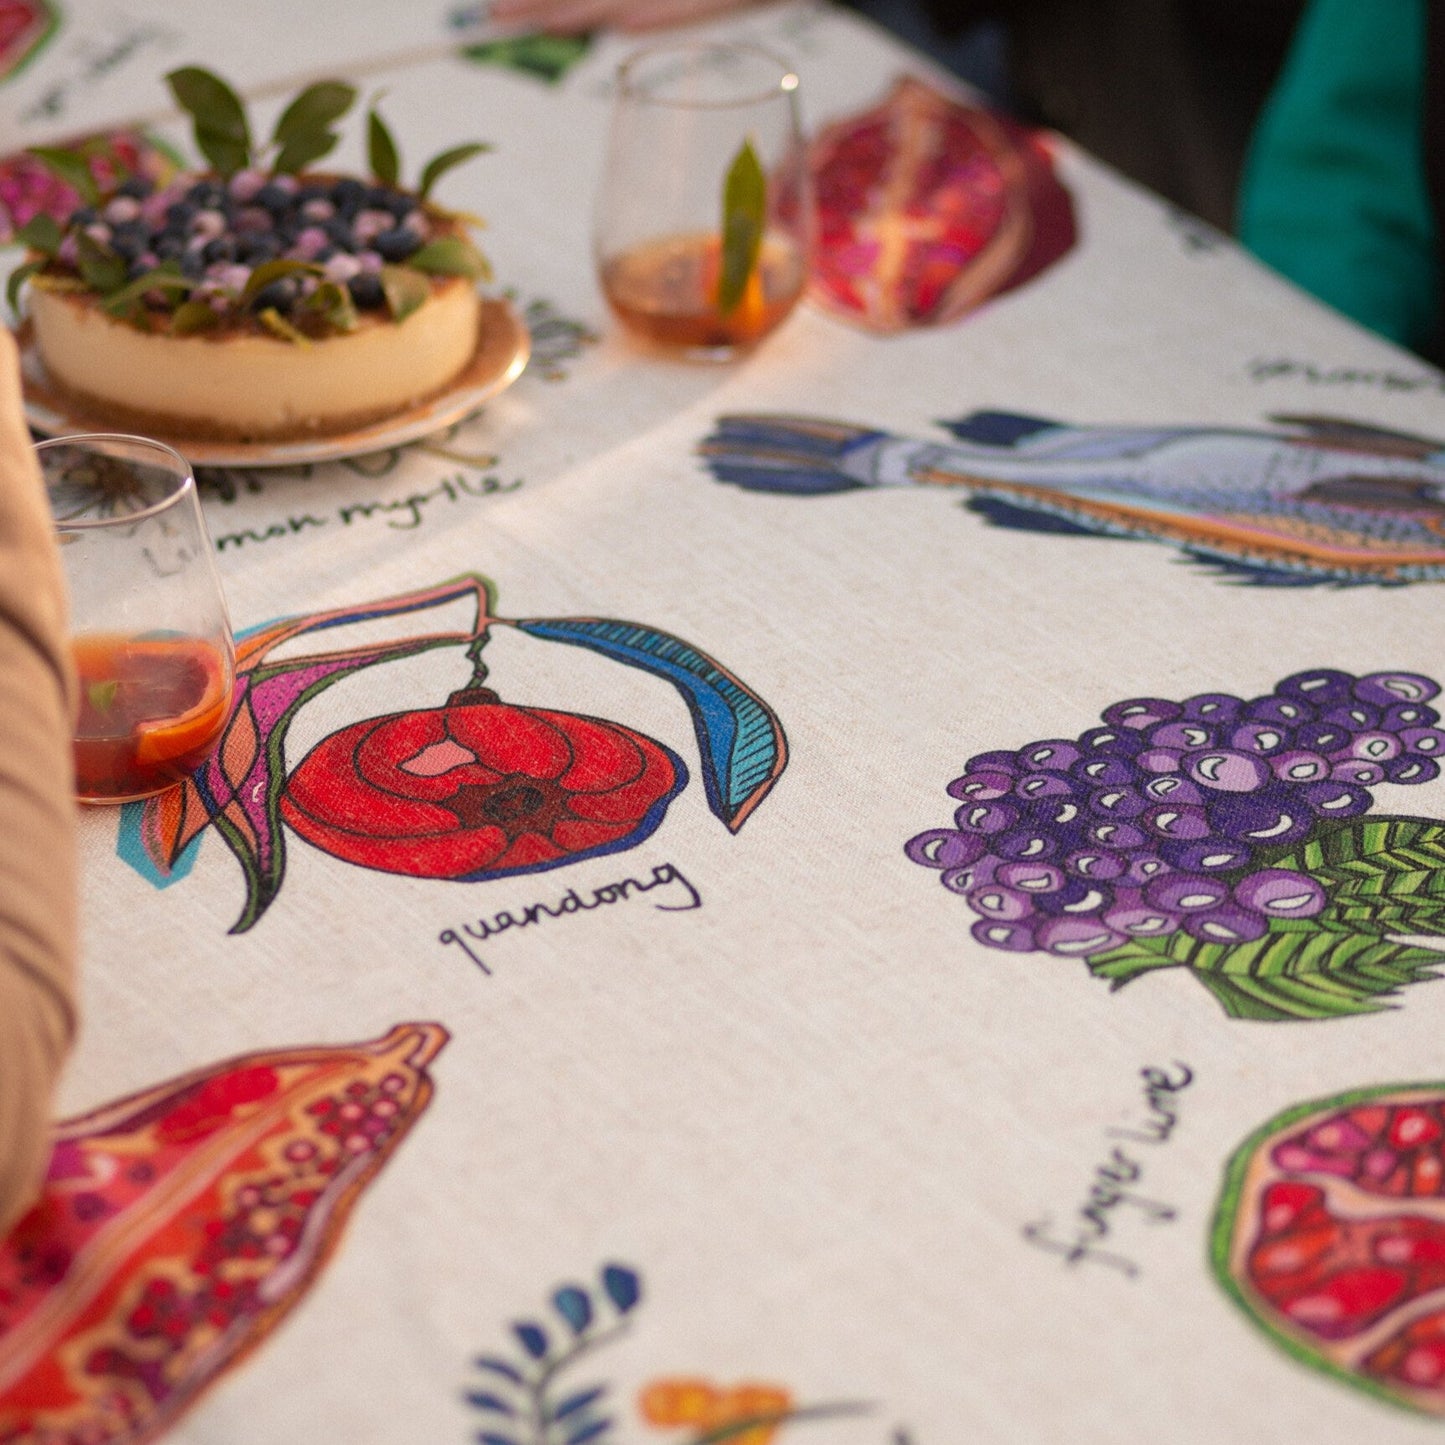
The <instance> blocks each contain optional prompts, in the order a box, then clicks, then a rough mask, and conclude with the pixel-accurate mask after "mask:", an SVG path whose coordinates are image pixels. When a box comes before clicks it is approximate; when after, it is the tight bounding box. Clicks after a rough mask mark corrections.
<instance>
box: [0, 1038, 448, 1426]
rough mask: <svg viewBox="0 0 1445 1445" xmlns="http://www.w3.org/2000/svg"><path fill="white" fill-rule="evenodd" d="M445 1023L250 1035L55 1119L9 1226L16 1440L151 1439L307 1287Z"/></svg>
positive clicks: (10, 1379)
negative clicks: (25, 1199)
mask: <svg viewBox="0 0 1445 1445" xmlns="http://www.w3.org/2000/svg"><path fill="white" fill-rule="evenodd" d="M446 1041H447V1033H446V1030H445V1029H443V1028H441V1027H440V1025H438V1024H432V1023H406V1024H399V1025H397V1027H395V1028H393V1029H392V1030H391V1031H390V1032H389V1033H387V1034H386V1035H385V1036H384V1037H382V1038H379V1039H373V1040H368V1041H365V1042H362V1043H356V1044H348V1045H341V1046H315V1047H308V1048H296V1049H285V1050H277V1051H273V1052H268V1053H257V1054H249V1055H246V1056H244V1057H241V1058H236V1059H230V1060H226V1061H224V1062H222V1063H219V1064H216V1065H214V1066H212V1067H209V1068H205V1069H200V1070H197V1071H196V1072H194V1073H191V1074H187V1075H185V1076H184V1077H182V1078H179V1079H174V1080H171V1081H169V1082H167V1083H163V1084H159V1085H157V1086H155V1087H154V1088H151V1089H147V1090H145V1091H144V1092H142V1093H139V1094H136V1095H133V1096H131V1097H129V1098H126V1099H121V1100H117V1101H116V1102H115V1103H112V1104H109V1105H106V1106H105V1107H103V1108H100V1109H97V1110H95V1111H94V1112H92V1113H90V1114H87V1115H85V1116H84V1117H82V1118H78V1119H72V1120H70V1121H68V1122H66V1123H64V1124H62V1125H60V1126H59V1128H58V1130H57V1132H56V1144H55V1151H54V1154H53V1156H52V1159H51V1163H50V1171H49V1176H48V1178H47V1181H46V1185H45V1191H44V1194H43V1196H42V1198H41V1201H40V1203H39V1204H37V1205H36V1206H35V1208H34V1209H32V1210H31V1212H30V1213H29V1214H28V1215H26V1216H25V1218H23V1219H22V1220H21V1221H20V1223H19V1224H18V1225H16V1227H15V1228H14V1230H13V1231H12V1232H11V1234H10V1235H9V1237H8V1238H6V1239H4V1240H3V1241H0V1445H21V1442H24V1445H143V1442H145V1441H149V1440H152V1439H154V1438H155V1437H156V1436H157V1435H159V1434H160V1433H161V1432H162V1431H164V1430H165V1429H167V1428H168V1427H169V1426H170V1425H172V1424H173V1423H174V1422H175V1421H176V1419H177V1418H178V1417H179V1416H180V1415H181V1414H182V1413H183V1412H184V1411H185V1410H187V1409H188V1408H189V1407H190V1406H191V1405H192V1404H194V1403H195V1401H196V1399H197V1397H198V1396H199V1395H200V1393H201V1392H202V1391H203V1390H205V1389H206V1387H207V1386H209V1385H211V1384H212V1383H214V1382H215V1381H216V1380H217V1379H218V1378H219V1377H220V1376H221V1375H222V1374H223V1373H224V1372H225V1371H226V1370H227V1369H228V1368H229V1367H230V1366H231V1365H233V1364H234V1363H236V1361H238V1360H239V1359H240V1358H242V1357H243V1356H244V1355H245V1354H247V1353H248V1352H249V1351H251V1350H253V1349H254V1348H256V1347H257V1346H258V1345H259V1344H260V1343H261V1342H262V1341H263V1340H264V1339H265V1337H266V1336H267V1335H268V1334H269V1333H270V1331H271V1330H272V1329H273V1328H274V1327H275V1326H276V1325H278V1324H279V1323H280V1322H281V1321H282V1320H283V1319H284V1318H285V1316H286V1314H287V1313H288V1312H289V1311H290V1310H291V1308H292V1307H293V1306H294V1305H295V1304H297V1303H298V1302H299V1301H300V1300H301V1299H302V1298H303V1297H304V1296H305V1294H306V1292H307V1291H308V1290H309V1289H310V1287H311V1285H312V1283H313V1281H314V1280H315V1279H316V1277H317V1275H318V1274H319V1273H320V1271H321V1270H322V1268H323V1267H324V1265H325V1263H326V1261H327V1259H328V1258H329V1257H330V1255H331V1253H332V1251H333V1250H334V1249H335V1248H336V1246H337V1244H338V1243H339V1240H340V1235H341V1231H342V1229H343V1227H344V1225H345V1223H346V1220H347V1217H348V1216H349V1214H350V1212H351V1210H352V1207H353V1206H354V1205H355V1203H356V1202H357V1200H358V1199H359V1198H360V1196H361V1193H362V1191H363V1190H364V1189H365V1188H366V1186H367V1185H368V1184H369V1183H370V1181H371V1180H372V1179H373V1178H374V1177H375V1175H376V1174H377V1172H378V1171H379V1170H380V1169H381V1168H382V1167H383V1165H384V1164H385V1163H386V1162H387V1160H388V1159H389V1158H390V1157H391V1155H392V1153H393V1151H394V1150H395V1149H396V1146H397V1145H398V1144H399V1143H400V1142H401V1140H402V1139H403V1138H404V1137H405V1135H406V1134H407V1132H408V1131H409V1130H410V1128H411V1127H412V1125H413V1124H414V1123H415V1122H416V1120H417V1119H418V1118H419V1117H420V1116H421V1114H422V1112H423V1111H424V1110H425V1109H426V1107H427V1104H428V1103H429V1101H430V1099H431V1095H432V1084H431V1079H430V1077H429V1076H428V1074H427V1065H428V1064H429V1063H430V1062H431V1060H432V1059H433V1058H434V1057H435V1056H436V1054H437V1053H438V1051H439V1050H440V1049H441V1048H442V1046H443V1045H444V1044H445V1043H446Z"/></svg>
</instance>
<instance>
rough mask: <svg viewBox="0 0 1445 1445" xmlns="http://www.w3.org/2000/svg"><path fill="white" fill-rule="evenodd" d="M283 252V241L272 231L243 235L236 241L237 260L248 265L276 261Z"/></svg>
mask: <svg viewBox="0 0 1445 1445" xmlns="http://www.w3.org/2000/svg"><path fill="white" fill-rule="evenodd" d="M280 254H281V242H280V241H279V240H277V238H276V236H275V235H274V234H273V233H270V232H261V233H258V234H256V235H253V236H243V237H241V238H240V240H238V241H237V242H236V260H238V261H240V262H242V263H243V264H244V265H247V266H259V265H260V264H261V263H262V262H263V261H274V260H275V259H276V257H277V256H279V255H280Z"/></svg>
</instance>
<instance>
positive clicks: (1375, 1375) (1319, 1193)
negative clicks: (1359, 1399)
mask: <svg viewBox="0 0 1445 1445" xmlns="http://www.w3.org/2000/svg"><path fill="white" fill-rule="evenodd" d="M1442 1139H1445V1083H1429V1084H1396V1085H1382V1086H1376V1087H1372V1088H1365V1089H1359V1090H1355V1091H1353V1092H1351V1093H1347V1094H1340V1095H1337V1096H1336V1097H1334V1098H1330V1099H1321V1100H1316V1101H1314V1102H1312V1103H1308V1104H1303V1105H1299V1106H1297V1107H1295V1108H1291V1109H1287V1110H1285V1111H1284V1112H1283V1113H1282V1114H1280V1115H1278V1116H1277V1117H1276V1118H1274V1119H1271V1120H1270V1121H1269V1122H1268V1123H1267V1124H1265V1125H1264V1126H1263V1127H1262V1128H1261V1129H1259V1130H1258V1131H1257V1132H1256V1133H1255V1134H1253V1135H1252V1136H1251V1137H1250V1138H1249V1139H1247V1140H1246V1141H1245V1142H1244V1144H1243V1145H1241V1146H1240V1148H1239V1150H1238V1151H1237V1152H1236V1154H1235V1155H1234V1158H1233V1159H1232V1160H1231V1161H1230V1163H1229V1166H1228V1169H1227V1171H1226V1175H1225V1182H1224V1188H1223V1192H1222V1194H1221V1197H1220V1202H1219V1206H1218V1210H1217V1213H1216V1216H1215V1222H1214V1230H1213V1235H1212V1241H1211V1260H1212V1263H1213V1266H1214V1270H1215V1274H1216V1276H1217V1277H1218V1279H1219V1282H1220V1283H1221V1284H1222V1285H1223V1286H1224V1288H1225V1290H1226V1291H1227V1292H1228V1294H1229V1295H1230V1297H1231V1298H1232V1299H1233V1300H1234V1301H1235V1303H1236V1304H1238V1305H1239V1306H1240V1307H1241V1308H1242V1309H1243V1310H1244V1311H1245V1312H1246V1313H1247V1314H1248V1315H1249V1317H1250V1318H1251V1319H1252V1320H1253V1321H1254V1322H1255V1323H1256V1324H1257V1325H1259V1326H1260V1328H1261V1329H1263V1330H1264V1331H1265V1332H1266V1333H1267V1334H1268V1335H1269V1336H1270V1337H1271V1338H1272V1339H1274V1340H1275V1342H1276V1343H1277V1344H1279V1345H1281V1346H1283V1348H1284V1349H1285V1350H1286V1351H1288V1352H1289V1354H1291V1355H1292V1356H1294V1357H1295V1358H1296V1359H1299V1360H1301V1361H1303V1362H1304V1363H1306V1364H1309V1365H1313V1366H1315V1367H1316V1368H1318V1369H1321V1370H1323V1371H1325V1372H1326V1373H1328V1374H1330V1375H1333V1376H1334V1377H1335V1378H1337V1379H1340V1380H1343V1381H1345V1382H1346V1383H1348V1384H1351V1385H1355V1386H1356V1387H1358V1388H1360V1389H1363V1390H1365V1391H1367V1392H1368V1393H1370V1394H1371V1395H1373V1396H1375V1397H1376V1398H1378V1399H1383V1400H1386V1401H1389V1402H1390V1403H1392V1404H1396V1405H1402V1406H1405V1407H1407V1408H1409V1409H1412V1410H1418V1411H1421V1412H1422V1413H1424V1414H1428V1415H1434V1416H1445V1158H1442V1152H1441V1143H1442Z"/></svg>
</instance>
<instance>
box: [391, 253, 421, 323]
mask: <svg viewBox="0 0 1445 1445" xmlns="http://www.w3.org/2000/svg"><path fill="white" fill-rule="evenodd" d="M381 290H382V294H383V295H384V296H385V297H386V309H387V310H388V311H390V312H391V319H392V320H393V321H405V320H406V318H407V317H408V316H410V315H411V313H412V312H413V311H415V310H416V309H417V307H418V306H420V305H421V304H422V303H423V302H424V301H425V300H426V299H427V297H428V296H430V295H431V286H430V285H429V284H428V282H427V279H426V277H425V276H423V275H422V273H421V272H420V271H416V270H414V269H413V268H412V267H410V266H383V267H382V268H381Z"/></svg>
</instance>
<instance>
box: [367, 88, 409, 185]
mask: <svg viewBox="0 0 1445 1445" xmlns="http://www.w3.org/2000/svg"><path fill="white" fill-rule="evenodd" d="M366 154H367V161H368V164H369V165H370V166H371V174H372V175H373V176H375V177H376V179H377V180H378V181H380V182H381V184H382V185H384V186H394V185H396V183H397V181H398V179H399V178H400V176H401V156H400V155H399V154H398V152H397V149H396V141H395V140H393V139H392V134H391V131H389V130H388V129H387V125H386V122H385V121H384V120H382V118H381V115H380V113H379V112H378V111H377V109H376V107H375V106H373V107H372V108H371V110H370V111H368V112H367V116H366Z"/></svg>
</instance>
